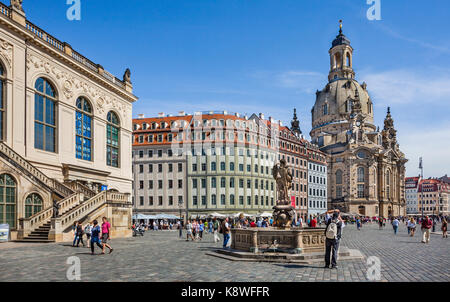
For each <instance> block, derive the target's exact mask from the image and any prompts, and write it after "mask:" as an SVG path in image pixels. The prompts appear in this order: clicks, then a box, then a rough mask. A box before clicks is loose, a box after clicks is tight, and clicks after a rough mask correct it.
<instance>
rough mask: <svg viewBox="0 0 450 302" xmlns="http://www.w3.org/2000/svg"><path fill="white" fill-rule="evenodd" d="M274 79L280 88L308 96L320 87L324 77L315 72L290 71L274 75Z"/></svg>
mask: <svg viewBox="0 0 450 302" xmlns="http://www.w3.org/2000/svg"><path fill="white" fill-rule="evenodd" d="M274 78H275V81H276V83H277V84H278V85H279V86H281V87H284V88H294V89H297V90H299V91H301V92H304V93H308V94H310V93H313V92H314V91H316V90H317V89H318V88H319V87H321V85H322V84H323V82H324V80H325V79H326V75H324V74H322V73H320V72H315V71H302V70H291V71H285V72H282V73H279V74H276V75H275V77H274Z"/></svg>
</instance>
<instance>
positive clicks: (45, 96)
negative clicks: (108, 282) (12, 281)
mask: <svg viewBox="0 0 450 302" xmlns="http://www.w3.org/2000/svg"><path fill="white" fill-rule="evenodd" d="M0 45H1V47H0V91H1V93H0V223H7V224H9V226H10V228H11V238H12V239H16V238H19V239H27V240H34V241H39V240H43V241H46V240H56V241H60V240H64V239H67V238H71V237H72V236H73V235H72V233H71V229H70V227H71V226H72V224H73V222H74V221H75V220H81V221H87V220H90V221H92V219H97V218H98V217H101V216H107V217H108V218H109V219H110V221H111V223H112V227H113V229H112V231H113V232H112V236H129V235H131V230H130V228H129V225H130V220H131V201H129V202H128V199H129V198H128V196H127V195H126V194H120V193H118V192H122V193H128V194H130V193H131V187H132V174H131V168H130V166H131V139H132V129H131V116H132V103H133V102H135V101H136V100H137V98H136V97H135V96H134V95H133V93H132V92H133V90H132V85H131V81H130V72H129V70H127V71H126V72H125V74H124V77H123V80H120V79H118V78H116V77H114V76H113V75H111V74H110V73H108V72H107V71H106V70H104V68H103V67H102V66H101V65H99V64H95V63H93V62H92V61H90V60H89V59H88V58H86V57H84V56H82V55H81V54H80V53H78V52H76V51H75V50H74V49H73V48H72V47H71V46H70V45H69V44H68V43H65V42H62V41H60V40H58V39H56V38H55V37H53V36H52V35H50V34H49V33H47V32H46V31H44V30H43V29H41V28H39V27H38V26H36V25H34V24H33V23H31V22H30V21H29V20H28V19H27V18H26V15H25V11H24V10H23V8H22V1H11V6H9V7H8V6H6V5H4V4H3V3H0ZM100 190H103V191H102V192H100Z"/></svg>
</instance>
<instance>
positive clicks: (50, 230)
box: [0, 142, 131, 242]
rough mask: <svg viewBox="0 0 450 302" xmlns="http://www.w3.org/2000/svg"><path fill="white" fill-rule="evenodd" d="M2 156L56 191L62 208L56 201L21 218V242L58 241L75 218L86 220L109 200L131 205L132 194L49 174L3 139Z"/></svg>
mask: <svg viewBox="0 0 450 302" xmlns="http://www.w3.org/2000/svg"><path fill="white" fill-rule="evenodd" d="M0 156H1V157H2V158H4V159H5V160H6V161H7V162H8V163H9V164H11V165H12V166H13V167H14V168H16V169H17V170H19V171H20V172H22V174H23V175H25V176H26V177H27V178H28V179H30V180H31V181H32V182H34V183H35V184H36V185H39V186H41V187H43V188H45V189H47V190H48V191H50V192H52V193H54V195H55V197H56V200H58V201H57V202H56V204H57V205H58V212H57V213H55V208H54V206H53V205H52V206H51V207H49V208H46V209H44V210H42V211H40V212H39V213H36V214H34V215H33V216H31V217H28V218H21V219H19V226H18V227H19V228H18V240H16V241H20V242H55V240H56V238H59V239H61V240H62V238H63V237H62V235H63V233H64V232H65V233H66V234H67V233H68V232H70V229H71V227H72V225H73V223H74V222H75V221H80V220H81V221H83V220H86V219H87V218H89V217H90V215H92V213H97V214H98V213H100V210H101V209H103V208H104V206H106V205H107V204H111V205H114V204H116V205H126V206H130V207H131V202H130V201H129V194H122V193H117V192H108V191H102V192H100V193H96V192H94V191H93V190H91V189H90V188H89V187H87V186H85V185H84V184H82V183H81V182H79V181H69V182H66V183H64V184H63V183H61V182H59V181H57V180H56V179H52V178H49V177H48V176H46V175H45V174H44V173H42V172H41V171H40V170H39V169H38V168H36V167H35V166H33V165H32V164H31V163H30V162H29V161H27V160H26V159H25V158H23V157H22V156H20V155H19V154H18V153H16V152H15V151H14V150H13V149H11V148H10V147H8V146H7V145H6V144H5V143H3V142H0Z"/></svg>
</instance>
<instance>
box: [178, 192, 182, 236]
mask: <svg viewBox="0 0 450 302" xmlns="http://www.w3.org/2000/svg"><path fill="white" fill-rule="evenodd" d="M178 207H179V208H180V231H179V232H180V238H181V237H183V225H182V222H181V208H182V207H183V201H182V200H178Z"/></svg>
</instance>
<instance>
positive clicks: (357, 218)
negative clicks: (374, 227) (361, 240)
mask: <svg viewBox="0 0 450 302" xmlns="http://www.w3.org/2000/svg"><path fill="white" fill-rule="evenodd" d="M356 228H357V229H358V231H361V219H360V218H359V217H356Z"/></svg>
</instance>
